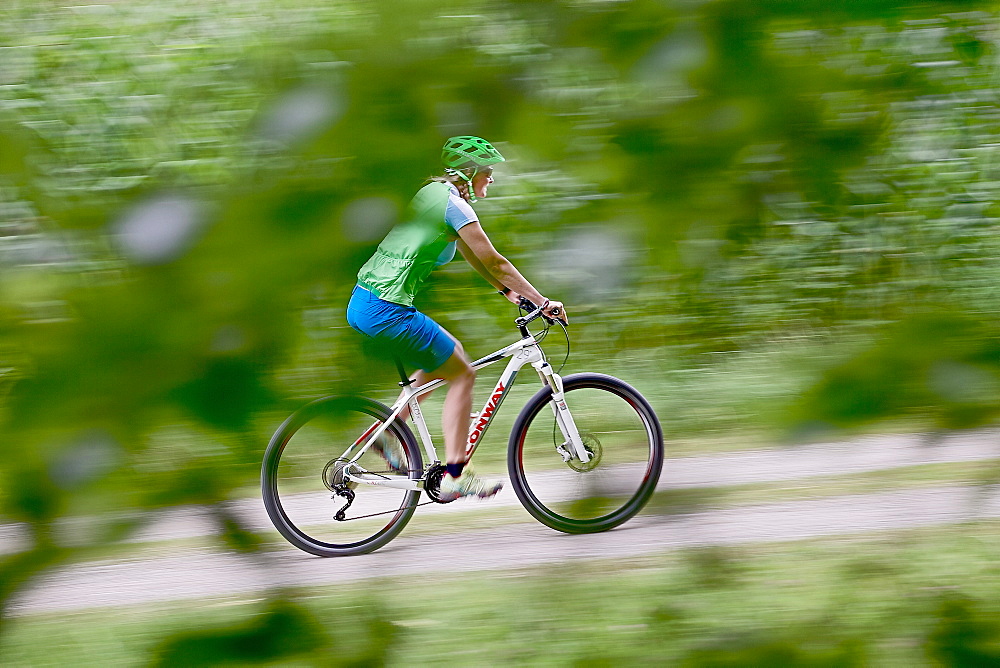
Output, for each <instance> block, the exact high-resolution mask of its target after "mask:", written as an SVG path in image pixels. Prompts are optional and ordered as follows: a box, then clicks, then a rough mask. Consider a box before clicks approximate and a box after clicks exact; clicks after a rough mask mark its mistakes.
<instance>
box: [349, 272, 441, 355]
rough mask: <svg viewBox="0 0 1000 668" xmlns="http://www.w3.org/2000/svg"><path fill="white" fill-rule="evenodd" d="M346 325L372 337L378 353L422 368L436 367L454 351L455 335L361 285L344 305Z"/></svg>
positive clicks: (407, 307)
mask: <svg viewBox="0 0 1000 668" xmlns="http://www.w3.org/2000/svg"><path fill="white" fill-rule="evenodd" d="M347 324H349V325H350V326H351V327H353V328H354V329H356V330H357V331H359V332H361V333H362V334H365V335H367V336H370V337H371V338H372V339H374V340H375V343H376V344H377V345H378V347H379V352H381V353H383V354H385V355H387V356H394V357H398V358H399V359H400V360H402V361H403V363H404V364H410V365H412V366H417V367H419V368H421V369H423V370H424V371H434V370H435V369H437V368H439V367H440V366H441V365H442V364H444V363H445V361H447V359H448V358H449V357H451V355H452V353H454V352H455V344H456V341H455V339H454V337H452V335H451V334H449V333H448V332H446V331H445V330H444V328H443V327H441V325H439V324H437V323H436V322H434V321H433V320H431V319H430V318H428V317H427V316H426V315H424V314H423V313H421V312H420V311H418V310H417V309H415V308H414V307H412V306H403V305H402V304H394V303H393V302H387V301H385V300H384V299H379V298H378V297H376V296H375V295H374V294H373V293H372V292H371V291H369V290H366V289H365V288H363V287H361V286H360V285H356V286H354V292H352V293H351V301H350V302H349V303H348V304H347Z"/></svg>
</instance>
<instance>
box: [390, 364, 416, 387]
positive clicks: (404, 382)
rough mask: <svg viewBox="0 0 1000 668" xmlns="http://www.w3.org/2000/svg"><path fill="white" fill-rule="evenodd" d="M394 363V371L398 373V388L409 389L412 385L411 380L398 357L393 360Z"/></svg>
mask: <svg viewBox="0 0 1000 668" xmlns="http://www.w3.org/2000/svg"><path fill="white" fill-rule="evenodd" d="M394 359H395V362H396V370H397V371H399V386H400V387H409V386H410V385H413V379H412V378H410V377H409V376H408V375H407V374H406V369H404V368H403V361H402V360H401V359H399V358H398V357H396V358H394Z"/></svg>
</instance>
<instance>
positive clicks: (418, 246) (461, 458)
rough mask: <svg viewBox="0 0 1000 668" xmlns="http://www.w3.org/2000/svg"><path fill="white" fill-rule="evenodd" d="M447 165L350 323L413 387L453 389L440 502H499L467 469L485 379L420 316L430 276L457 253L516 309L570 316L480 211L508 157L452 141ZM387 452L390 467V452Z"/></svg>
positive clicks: (386, 245) (487, 483)
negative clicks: (503, 248) (405, 370)
mask: <svg viewBox="0 0 1000 668" xmlns="http://www.w3.org/2000/svg"><path fill="white" fill-rule="evenodd" d="M441 160H442V162H443V163H444V167H445V170H444V176H440V177H435V178H433V179H431V180H430V183H428V184H427V185H425V186H424V187H423V188H421V189H420V191H419V192H417V194H416V195H415V196H414V198H413V200H412V201H411V202H410V206H409V209H408V211H407V214H406V217H405V219H404V220H403V221H402V222H400V223H399V224H398V225H396V226H395V227H394V228H393V229H392V230H391V231H390V232H389V234H388V235H387V236H386V237H385V239H383V240H382V243H381V244H379V247H378V249H377V250H376V251H375V254H374V255H372V257H371V258H370V259H369V260H368V262H366V263H365V265H364V266H363V267H362V268H361V271H360V272H358V284H357V285H356V286H355V288H354V292H353V293H352V294H351V301H350V303H349V304H348V307H347V321H348V323H349V324H350V325H351V327H353V328H354V329H356V330H357V331H359V332H361V333H362V334H365V335H367V336H370V337H372V338H374V339H375V340H376V341H377V342H378V343H380V344H382V345H383V346H384V348H385V350H386V351H387V352H389V353H390V354H393V355H394V356H396V357H398V358H399V359H401V360H402V361H403V362H404V363H406V364H410V365H413V366H416V367H419V368H420V369H421V371H418V372H417V373H416V375H415V376H414V379H413V380H414V381H415V382H416V383H417V384H418V385H423V384H424V383H426V382H428V381H430V380H434V379H436V378H443V379H444V380H446V381H448V394H447V396H446V397H445V402H444V413H443V416H442V428H443V430H444V441H445V453H446V462H445V464H446V467H447V474H446V475H445V476H444V477H443V478H442V480H441V490H440V498H441V499H442V500H444V501H449V500H454V499H457V498H459V497H463V496H479V497H481V498H486V497H490V496H493V495H494V494H496V493H497V492H498V491H500V488H501V487H502V485H503V483H502V482H500V481H491V480H484V479H482V478H479V477H478V476H476V475H475V474H474V473H473V472H472V470H471V469H470V468H468V467H467V464H468V462H467V461H466V454H465V453H466V450H465V446H466V442H467V439H468V436H469V422H470V413H471V411H472V389H473V386H474V384H475V381H476V372H475V370H474V369H473V368H472V366H471V365H470V363H469V358H468V357H467V356H466V354H465V350H464V349H463V348H462V344H461V343H459V341H458V340H457V339H456V338H455V337H454V336H452V335H451V334H449V333H448V332H447V331H446V330H445V329H444V328H443V327H441V326H440V325H439V324H437V323H436V322H434V320H432V319H431V318H429V317H428V316H426V315H424V314H423V313H421V312H420V311H418V310H417V309H416V308H414V306H413V298H414V297H415V296H416V294H417V293H418V292H419V291H420V289H421V287H422V285H423V283H424V281H425V280H426V278H427V276H428V275H429V274H430V272H431V271H432V270H433V269H434V268H436V267H439V266H441V265H442V264H445V263H446V262H450V261H451V260H452V259H453V258H454V256H455V250H456V249H457V250H458V252H459V253H461V255H462V257H463V258H465V260H466V261H467V262H468V263H469V264H470V265H472V267H473V268H474V269H475V270H476V271H477V272H478V273H479V274H480V275H481V276H482V277H483V278H484V279H486V281H487V282H488V283H490V284H491V285H492V286H493V287H495V288H496V289H497V290H498V291H499V292H500V293H501V294H503V295H504V296H506V298H507V299H508V300H509V301H511V302H512V303H514V304H518V303H520V299H521V297H522V296H523V297H525V298H527V299H528V300H530V301H531V302H533V303H535V304H545V308H544V311H543V312H544V313H545V314H546V315H549V316H552V317H559V318H560V319H563V320H565V309H564V308H563V305H562V303H561V302H557V301H549V300H548V299H546V298H545V297H543V296H542V295H541V293H539V292H538V291H537V290H536V289H535V288H534V287H533V286H532V285H531V284H530V283H529V282H528V281H527V280H526V279H525V278H524V277H523V276H522V275H521V274H520V272H518V270H517V269H516V268H515V267H514V265H513V264H511V263H510V261H509V260H507V258H505V257H504V256H502V255H501V254H500V253H498V252H497V250H496V249H495V248H494V247H493V244H492V243H491V242H490V239H489V237H487V236H486V232H485V231H483V228H482V226H481V225H480V223H479V218H478V217H477V215H476V212H475V211H474V210H473V209H472V206H471V203H472V202H475V201H476V199H477V198H479V197H486V193H487V190H488V189H489V186H490V184H491V183H493V165H495V164H497V163H500V162H504V157H503V156H502V155H500V152H499V151H497V150H496V149H495V148H494V147H493V146H492V145H491V144H490V143H489V142H488V141H486V140H485V139H481V138H479V137H471V136H463V137H452V138H451V139H449V140H448V141H447V142H445V145H444V148H443V149H442V151H441ZM425 396H427V395H425ZM406 417H407V413H405V412H404V413H401V414H400V418H401V419H406ZM382 454H383V455H384V456H386V457H387V459H390V460H391V453H388V452H383V453H382ZM390 464H392V461H390Z"/></svg>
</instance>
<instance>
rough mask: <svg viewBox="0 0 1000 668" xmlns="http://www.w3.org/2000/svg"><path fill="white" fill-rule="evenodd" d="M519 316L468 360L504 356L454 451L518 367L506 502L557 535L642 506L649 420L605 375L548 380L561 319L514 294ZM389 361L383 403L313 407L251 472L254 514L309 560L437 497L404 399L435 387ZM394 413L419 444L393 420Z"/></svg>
mask: <svg viewBox="0 0 1000 668" xmlns="http://www.w3.org/2000/svg"><path fill="white" fill-rule="evenodd" d="M521 310H522V313H521V314H520V315H519V317H518V318H517V319H516V320H515V321H514V324H515V326H516V327H517V329H518V332H519V333H520V338H519V339H518V340H517V341H515V342H514V343H512V344H510V345H508V346H506V347H504V348H501V349H500V350H497V351H496V352H494V353H493V354H491V355H487V356H486V357H483V358H481V359H479V360H476V361H475V362H473V363H472V366H473V368H475V369H476V370H477V371H478V370H479V369H482V368H484V367H487V366H489V365H491V364H494V363H496V362H499V361H500V360H503V359H509V361H508V362H507V366H506V368H505V369H504V371H503V373H502V374H501V375H500V379H499V381H498V382H497V384H496V386H495V387H494V389H493V392H491V393H490V396H489V398H488V399H487V400H486V403H485V405H484V406H483V409H482V410H481V411H480V412H479V413H473V415H472V424H471V428H470V431H469V439H468V443H467V445H466V453H467V455H468V456H469V457H471V456H472V454H473V452H475V450H476V448H477V447H478V446H479V444H480V443H481V442H482V440H483V437H484V436H485V434H486V432H487V429H488V428H489V426H490V424H491V423H492V422H493V419H494V418H495V417H496V415H497V413H498V411H499V410H500V408H501V406H503V402H504V398H505V397H506V396H507V394H508V392H509V391H510V388H511V386H512V385H513V384H514V381H515V378H516V376H517V375H518V372H519V371H521V369H523V368H524V367H525V366H528V365H530V366H532V367H533V368H534V369H535V371H536V372H537V374H538V377H539V379H540V380H541V382H542V388H541V389H540V390H538V392H537V393H535V395H534V396H532V397H531V398H530V399H529V400H528V402H527V403H526V404H525V405H524V407H523V408H522V409H521V412H520V414H519V415H518V416H517V419H516V420H515V422H514V426H513V428H512V430H511V433H510V438H509V440H508V444H507V469H508V473H509V475H510V480H511V483H512V485H513V488H514V492H515V493H516V494H517V498H518V499H519V500H520V502H521V504H522V505H523V506H524V508H525V509H526V510H527V511H528V513H529V514H531V515H532V516H533V517H534V518H535V519H537V520H538V521H540V522H541V523H542V524H545V525H547V526H549V527H551V528H553V529H557V530H559V531H563V532H566V533H593V532H599V531H607V530H608V529H612V528H614V527H616V526H619V525H620V524H622V523H623V522H626V521H627V520H629V519H630V518H632V517H633V516H635V515H636V513H638V512H639V511H640V510H642V508H643V506H645V505H646V502H647V501H648V500H649V498H650V496H651V495H652V494H653V491H654V489H655V488H656V483H657V481H658V480H659V477H660V469H661V467H662V466H663V457H664V454H663V435H662V430H661V428H660V423H659V421H658V420H657V417H656V414H655V413H654V412H653V409H652V408H651V407H650V405H649V402H647V401H646V399H645V398H643V396H642V395H641V394H640V393H639V392H638V391H637V390H636V389H635V388H633V387H632V386H630V385H628V384H627V383H625V382H624V381H622V380H619V379H617V378H614V377H612V376H607V375H604V374H599V373H577V374H572V375H569V376H566V377H565V378H563V377H562V376H560V375H559V373H557V372H556V371H555V370H553V368H552V366H551V364H550V363H549V362H548V360H547V359H546V356H545V354H544V352H543V351H542V348H541V346H540V341H541V340H542V339H544V338H545V335H547V334H548V331H549V329H550V328H551V327H552V326H553V325H554V324H555V323H559V324H560V325H562V323H561V322H560V321H559V320H552V319H550V318H548V317H547V316H544V315H543V314H542V308H540V307H535V306H534V305H533V304H531V303H530V302H527V301H526V300H524V301H522V304H521ZM555 315H558V314H555ZM539 318H542V321H543V322H544V324H545V325H544V330H543V331H541V332H539V333H538V334H533V333H532V332H531V331H530V329H529V324H530V323H532V322H533V321H535V320H537V319H539ZM562 329H563V332H564V334H566V342H567V358H568V356H569V335H568V333H567V331H566V328H565V326H563V327H562ZM564 363H565V360H564ZM396 364H397V368H398V370H399V374H400V379H401V380H400V383H399V384H400V386H401V387H402V392H401V394H400V396H399V398H398V399H397V400H396V401H395V403H393V404H392V405H391V406H386V405H385V404H383V403H380V402H378V401H374V400H371V399H366V398H361V397H353V396H337V397H326V398H323V399H318V400H316V401H313V402H312V403H310V404H307V405H306V406H304V407H302V408H301V409H299V410H298V411H296V412H295V413H293V414H292V415H291V416H290V417H289V418H288V419H287V420H285V421H284V423H282V425H281V426H280V427H279V428H278V430H277V431H276V432H275V434H274V436H273V437H272V438H271V441H270V443H269V444H268V446H267V450H266V452H265V454H264V462H263V466H262V468H261V487H262V492H263V497H264V506H265V507H266V509H267V513H268V515H269V516H270V518H271V521H272V522H273V523H274V526H275V527H276V528H277V529H278V531H279V532H280V533H281V535H282V536H284V537H285V538H286V539H287V540H288V541H289V542H290V543H291V544H292V545H294V546H295V547H297V548H299V549H301V550H304V551H306V552H309V553H311V554H315V555H318V556H322V557H333V556H345V555H352V554H363V553H366V552H371V551H373V550H377V549H378V548H380V547H382V546H384V545H385V544H386V543H388V542H389V541H390V540H392V539H393V538H395V537H396V536H397V535H398V534H399V532H400V531H402V529H403V527H404V526H405V525H406V523H407V522H408V521H409V520H410V518H411V517H412V516H413V512H414V510H415V509H416V508H417V506H418V505H425V504H428V503H446V501H444V500H442V499H441V497H440V496H439V493H438V492H439V489H440V484H441V479H442V477H443V476H444V474H445V467H444V465H443V464H442V463H441V460H440V457H438V454H437V450H436V449H435V446H434V442H433V439H432V438H431V434H430V431H429V430H428V428H427V423H426V421H425V419H424V415H423V413H422V412H421V408H420V404H419V402H418V401H417V399H418V397H420V396H421V395H424V394H426V393H428V392H431V391H432V390H434V389H436V388H438V387H440V386H441V385H443V384H444V381H443V380H432V381H429V382H427V383H425V384H423V385H420V386H417V387H414V382H413V380H412V379H410V378H409V377H408V376H407V374H406V373H405V370H404V369H403V366H402V364H400V363H399V362H398V361H397V363H396ZM560 370H561V368H560ZM404 406H409V410H410V421H411V422H412V423H413V425H414V426H415V427H416V432H417V434H418V435H419V438H420V445H419V446H418V443H417V437H416V436H415V435H414V433H413V431H412V430H411V429H410V427H409V426H408V425H407V424H406V423H405V422H404V421H403V420H401V419H400V418H399V415H400V412H401V411H402V410H403V408H404ZM421 448H422V452H421ZM425 457H426V461H427V462H429V464H427V465H425V464H424V461H425V459H424V458H425ZM421 491H423V493H424V494H425V495H426V496H427V499H428V500H427V501H424V502H423V503H421V502H420V493H421Z"/></svg>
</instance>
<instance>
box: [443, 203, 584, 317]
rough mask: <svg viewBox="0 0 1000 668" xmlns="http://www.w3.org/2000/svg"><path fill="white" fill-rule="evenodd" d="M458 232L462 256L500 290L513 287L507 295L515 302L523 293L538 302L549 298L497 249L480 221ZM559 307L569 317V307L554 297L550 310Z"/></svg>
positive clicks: (543, 301)
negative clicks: (556, 300) (567, 309)
mask: <svg viewBox="0 0 1000 668" xmlns="http://www.w3.org/2000/svg"><path fill="white" fill-rule="evenodd" d="M458 236H459V239H458V250H459V252H460V253H461V254H462V257H464V258H465V259H466V261H467V262H468V263H469V264H471V265H472V267H473V268H474V269H475V270H476V271H477V272H479V274H481V275H482V277H483V278H485V279H486V281H487V282H489V283H490V285H492V286H493V287H495V288H497V289H498V290H500V289H502V288H505V287H506V288H510V290H511V293H510V294H508V295H507V299H509V300H510V301H511V302H513V303H515V304H517V303H518V302H519V297H520V296H524V297H526V298H527V299H529V300H530V301H532V302H533V303H535V304H538V305H542V304H545V302H546V301H548V300H547V299H545V297H543V296H542V293H540V292H539V291H538V290H536V289H535V288H534V286H533V285H531V283H529V282H528V281H527V279H526V278H524V276H522V275H521V272H519V271H518V270H517V267H515V266H514V265H513V264H511V262H510V260H508V259H507V258H505V257H504V256H503V255H501V254H500V253H499V252H497V249H496V248H494V247H493V242H491V241H490V238H489V237H488V236H486V232H485V231H483V226H482V225H480V224H479V222H478V221H476V222H472V223H469V224H468V225H465V226H463V227H462V228H461V229H460V230H459V231H458ZM556 308H558V309H561V310H562V313H563V315H562V316H561V318H562V319H563V320H565V315H564V314H565V309H564V308H563V305H562V303H560V302H552V301H550V302H549V306H548V308H546V313H549V312H551V311H552V309H556Z"/></svg>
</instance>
